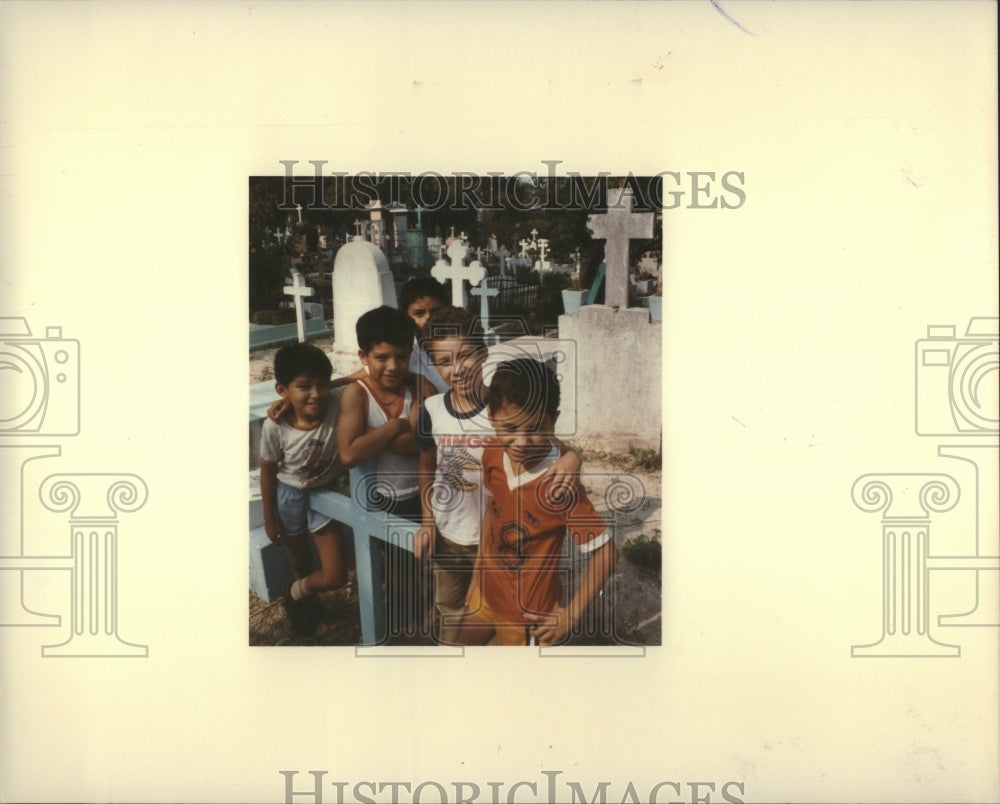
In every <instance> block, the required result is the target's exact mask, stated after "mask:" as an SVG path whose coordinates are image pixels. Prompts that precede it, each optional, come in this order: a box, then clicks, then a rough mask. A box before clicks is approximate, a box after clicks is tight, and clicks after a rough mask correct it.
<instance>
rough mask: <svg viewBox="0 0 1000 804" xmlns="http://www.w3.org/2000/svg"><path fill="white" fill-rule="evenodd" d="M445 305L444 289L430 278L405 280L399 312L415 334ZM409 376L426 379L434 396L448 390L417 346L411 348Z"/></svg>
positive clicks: (417, 343)
mask: <svg viewBox="0 0 1000 804" xmlns="http://www.w3.org/2000/svg"><path fill="white" fill-rule="evenodd" d="M446 303H447V297H446V296H445V288H444V285H442V284H441V283H440V282H438V281H437V280H436V279H434V278H433V277H430V276H420V277H416V278H414V279H411V280H409V281H408V282H407V283H406V284H405V285H403V289H402V290H401V291H400V293H399V309H400V310H402V311H403V312H404V313H406V314H407V315H408V316H409V317H410V319H411V320H412V321H413V325H414V327H415V328H416V330H417V332H418V333H419V332H420V331H421V330H422V328H423V326H424V325H425V324H426V323H427V319H428V318H429V317H430V315H431V313H432V312H433V311H434V310H436V309H438V308H439V307H441V306H442V305H444V304H446ZM410 373H411V374H417V375H420V376H421V377H426V378H427V379H428V380H430V382H431V384H432V385H433V386H434V387H435V388H436V389H437V391H438V393H444V392H445V391H447V390H448V384H447V383H446V382H445V381H444V379H443V378H442V377H441V375H440V374H439V373H438V372H437V371H436V370H435V368H434V365H433V364H432V363H431V361H430V360H428V358H427V352H425V351H424V349H423V348H422V347H421V345H420V343H419V342H414V344H413V354H412V355H411V357H410Z"/></svg>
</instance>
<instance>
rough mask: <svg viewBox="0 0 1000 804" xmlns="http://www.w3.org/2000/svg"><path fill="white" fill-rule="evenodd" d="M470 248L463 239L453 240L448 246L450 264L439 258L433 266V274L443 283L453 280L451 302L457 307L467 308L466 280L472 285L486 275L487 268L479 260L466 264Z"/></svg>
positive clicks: (476, 283)
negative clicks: (466, 256) (465, 260)
mask: <svg viewBox="0 0 1000 804" xmlns="http://www.w3.org/2000/svg"><path fill="white" fill-rule="evenodd" d="M468 253H469V249H468V248H467V247H466V245H465V243H463V242H462V241H461V240H458V239H456V240H453V241H452V243H451V245H450V246H448V259H449V260H451V264H450V265H449V264H448V263H447V262H445V261H444V260H438V261H437V262H436V263H435V264H434V267H433V268H431V276H433V277H434V278H435V279H436V280H437V281H438V282H440V283H441V284H442V285H443V284H444V283H445V282H446V281H447V280H449V279H450V280H451V303H452V305H453V306H455V307H461V308H462V309H465V304H466V299H465V284H464V283H465V280H469V284H470V285H478V284H479V283H480V282H482V281H483V278H484V277H485V276H486V269H485V268H483V266H482V264H481V263H480V262H479V260H473V262H471V263H470V264H469V265H465V264H464V262H463V260H464V259H465V255H466V254H468Z"/></svg>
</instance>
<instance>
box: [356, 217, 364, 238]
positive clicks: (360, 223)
mask: <svg viewBox="0 0 1000 804" xmlns="http://www.w3.org/2000/svg"><path fill="white" fill-rule="evenodd" d="M362 225H363V222H362V221H361V220H360V219H358V218H355V219H354V234H356V235H357V236H358V237H361V227H362Z"/></svg>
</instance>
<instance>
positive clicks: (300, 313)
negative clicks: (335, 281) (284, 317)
mask: <svg viewBox="0 0 1000 804" xmlns="http://www.w3.org/2000/svg"><path fill="white" fill-rule="evenodd" d="M315 292H316V291H315V290H313V288H310V287H306V280H305V277H303V276H302V274H300V273H299V272H298V271H292V284H291V285H286V286H285V288H284V293H285V295H286V296H291V297H292V299H293V300H294V303H295V325H296V328H297V329H298V333H299V343H303V342H304V341H305V339H306V314H305V310H303V309H302V300H303V298H304V297H306V296H312V295H313V293H315Z"/></svg>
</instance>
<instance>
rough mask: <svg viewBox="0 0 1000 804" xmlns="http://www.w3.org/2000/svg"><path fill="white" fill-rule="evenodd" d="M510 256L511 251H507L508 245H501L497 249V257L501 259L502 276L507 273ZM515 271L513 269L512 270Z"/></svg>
mask: <svg viewBox="0 0 1000 804" xmlns="http://www.w3.org/2000/svg"><path fill="white" fill-rule="evenodd" d="M509 256H510V252H509V251H507V247H506V246H500V248H498V249H497V257H498V258H499V259H500V276H506V275H507V257H509ZM511 273H513V271H511Z"/></svg>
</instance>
